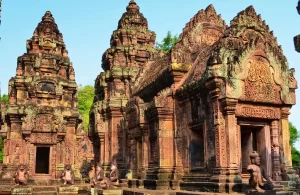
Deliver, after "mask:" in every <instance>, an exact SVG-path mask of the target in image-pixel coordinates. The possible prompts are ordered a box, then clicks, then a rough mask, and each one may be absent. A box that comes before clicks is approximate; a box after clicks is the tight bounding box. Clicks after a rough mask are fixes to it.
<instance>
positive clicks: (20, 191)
mask: <svg viewBox="0 0 300 195" xmlns="http://www.w3.org/2000/svg"><path fill="white" fill-rule="evenodd" d="M11 194H12V195H29V194H32V188H24V187H16V188H14V189H12V191H11Z"/></svg>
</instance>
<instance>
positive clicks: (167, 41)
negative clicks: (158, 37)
mask: <svg viewBox="0 0 300 195" xmlns="http://www.w3.org/2000/svg"><path fill="white" fill-rule="evenodd" d="M178 40H179V39H178V36H177V35H174V36H172V33H171V32H170V31H168V33H167V36H166V37H165V38H164V39H163V40H162V42H161V43H156V45H155V48H156V49H160V50H163V51H164V52H169V51H170V50H171V48H172V47H174V46H175V44H176V43H178Z"/></svg>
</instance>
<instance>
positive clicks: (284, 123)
mask: <svg viewBox="0 0 300 195" xmlns="http://www.w3.org/2000/svg"><path fill="white" fill-rule="evenodd" d="M289 110H290V108H288V107H286V108H282V109H281V119H280V123H281V124H280V125H281V132H282V133H281V134H282V150H283V154H284V156H283V157H284V159H283V160H284V162H283V163H285V167H286V169H287V172H286V175H283V180H287V181H295V180H297V178H298V177H297V175H296V174H295V170H294V169H293V167H292V152H291V145H290V125H289V119H288V116H289V114H290V112H289Z"/></svg>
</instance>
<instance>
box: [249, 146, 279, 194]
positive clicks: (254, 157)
mask: <svg viewBox="0 0 300 195" xmlns="http://www.w3.org/2000/svg"><path fill="white" fill-rule="evenodd" d="M250 159H251V164H250V165H248V167H247V170H248V171H249V173H250V179H249V185H250V187H252V188H253V189H255V190H257V191H258V192H265V190H272V189H273V188H274V185H273V184H272V182H271V180H270V178H269V176H268V175H267V174H266V172H265V169H264V167H263V166H261V165H260V157H259V154H258V153H257V152H256V151H254V152H253V153H252V154H250ZM263 178H264V179H265V180H266V182H264V181H263Z"/></svg>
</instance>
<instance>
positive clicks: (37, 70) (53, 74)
mask: <svg viewBox="0 0 300 195" xmlns="http://www.w3.org/2000/svg"><path fill="white" fill-rule="evenodd" d="M26 48H27V52H26V53H25V54H23V55H22V56H20V57H18V62H17V69H16V76H15V77H12V78H11V79H10V81H9V91H8V96H9V105H8V107H7V108H6V107H5V108H4V105H3V104H2V103H1V111H2V112H1V117H0V125H1V128H0V132H1V136H2V137H3V138H4V160H3V162H4V164H5V167H7V168H5V170H4V177H11V175H12V174H11V173H12V172H15V171H16V169H15V170H14V168H15V167H16V166H18V165H20V164H24V165H26V166H27V168H28V171H29V175H30V178H35V177H39V178H40V177H41V175H39V174H43V177H47V178H53V179H54V178H57V177H60V171H59V170H57V169H56V167H57V165H58V164H72V165H73V166H74V167H77V169H78V168H80V167H81V165H82V162H83V160H84V158H85V159H93V151H92V146H91V142H90V141H89V140H88V139H87V135H86V133H84V132H83V131H82V128H81V124H80V123H81V119H80V116H79V112H78V98H77V84H76V82H75V72H74V68H73V65H72V63H71V62H70V59H69V57H68V52H67V50H66V45H65V43H64V41H63V36H62V34H61V33H60V31H59V30H58V27H57V24H56V23H55V21H54V18H53V16H52V14H51V13H50V12H49V11H47V12H46V13H45V15H44V16H43V18H42V21H41V22H40V23H39V24H38V26H37V27H36V29H35V31H34V33H33V36H32V38H31V39H29V40H28V41H27V43H26ZM4 118H5V120H4ZM45 147H47V148H48V157H47V156H43V154H42V153H43V152H40V151H39V149H40V148H45ZM82 148H85V149H82ZM75 156H80V158H75ZM45 158H48V160H46V161H47V162H46V161H45V162H44V159H45ZM75 165H76V166H75ZM38 167H42V168H43V167H44V168H43V169H44V170H43V171H42V172H44V173H41V172H40V171H38Z"/></svg>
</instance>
